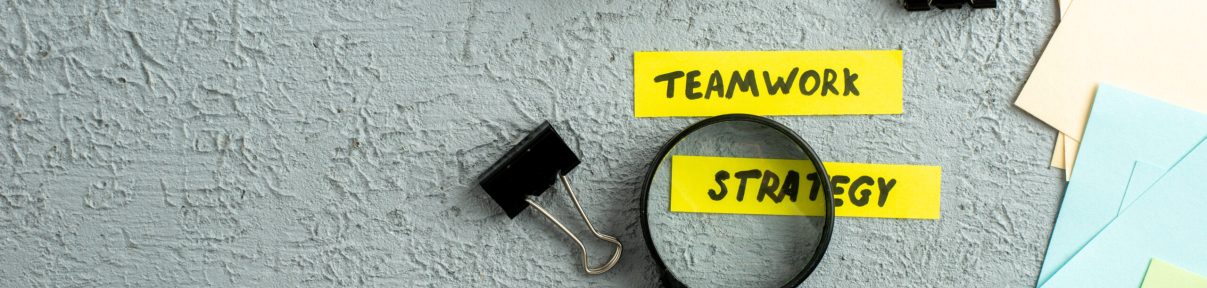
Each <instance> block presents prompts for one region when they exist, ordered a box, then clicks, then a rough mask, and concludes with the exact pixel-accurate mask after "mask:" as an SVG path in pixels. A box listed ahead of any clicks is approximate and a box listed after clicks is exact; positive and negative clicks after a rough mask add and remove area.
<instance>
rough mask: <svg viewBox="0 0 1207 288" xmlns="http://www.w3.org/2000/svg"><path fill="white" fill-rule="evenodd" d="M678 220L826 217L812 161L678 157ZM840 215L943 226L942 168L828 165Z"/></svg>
mask: <svg viewBox="0 0 1207 288" xmlns="http://www.w3.org/2000/svg"><path fill="white" fill-rule="evenodd" d="M673 157H674V158H672V159H671V187H670V188H671V194H670V210H671V211H672V212H693V213H723V214H757V215H786V216H820V215H824V211H823V210H822V209H824V207H825V206H822V205H821V202H819V201H824V200H823V199H824V197H823V196H821V195H823V193H822V192H821V191H820V186H821V185H820V183H819V182H818V181H817V174H816V173H815V172H816V170H815V169H814V168H813V164H812V163H811V162H809V161H808V160H785V159H759V158H730V157H709V156H673ZM823 165H825V168H826V171H827V172H828V174H829V175H830V185H831V186H832V189H833V191H834V199H833V200H834V215H835V216H845V217H876V218H912V219H938V218H939V192H940V183H941V174H942V171H941V170H942V169H941V168H940V167H938V166H918V165H894V164H859V163H838V162H828V163H824V164H823Z"/></svg>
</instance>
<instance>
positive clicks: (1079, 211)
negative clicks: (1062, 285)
mask: <svg viewBox="0 0 1207 288" xmlns="http://www.w3.org/2000/svg"><path fill="white" fill-rule="evenodd" d="M1205 135H1207V116H1205V115H1203V114H1200V113H1197V112H1194V111H1190V110H1187V109H1185V108H1182V107H1178V106H1175V105H1172V104H1169V103H1165V102H1162V101H1160V100H1157V99H1154V98H1150V97H1147V96H1143V95H1139V94H1136V93H1132V92H1129V91H1126V90H1123V89H1121V88H1118V87H1114V86H1111V85H1107V84H1102V85H1099V87H1098V92H1097V94H1096V96H1095V99H1094V105H1093V107H1092V108H1091V110H1090V119H1089V121H1088V122H1087V124H1086V129H1085V135H1084V136H1083V137H1082V142H1081V147H1080V152H1079V154H1078V156H1077V169H1074V170H1073V178H1072V182H1070V183H1069V186H1068V188H1066V190H1065V194H1064V199H1063V200H1062V203H1061V206H1060V212H1059V214H1058V215H1057V218H1056V225H1055V228H1053V230H1052V236H1051V239H1050V240H1049V242H1048V249H1047V252H1046V254H1045V255H1044V264H1043V267H1042V268H1041V270H1040V277H1039V280H1038V282H1037V284H1039V285H1042V284H1043V283H1045V282H1046V281H1047V280H1048V278H1050V277H1052V275H1053V274H1055V273H1056V271H1057V270H1060V268H1061V267H1062V266H1063V265H1064V264H1065V262H1066V261H1068V260H1069V259H1070V258H1071V257H1073V255H1074V254H1076V253H1077V251H1078V250H1080V249H1082V247H1083V246H1084V245H1085V244H1086V243H1088V242H1089V240H1090V239H1091V238H1093V237H1094V235H1096V234H1097V233H1098V232H1099V231H1101V230H1102V229H1103V228H1104V227H1106V226H1107V224H1108V223H1110V222H1111V220H1113V219H1114V218H1115V216H1117V215H1119V208H1120V207H1121V206H1123V203H1122V201H1123V198H1124V194H1126V191H1127V187H1128V186H1129V180H1130V179H1131V174H1132V171H1133V167H1134V166H1135V162H1137V161H1139V162H1143V163H1146V164H1149V165H1151V166H1155V167H1160V168H1158V169H1160V170H1162V171H1165V170H1166V169H1168V167H1171V166H1172V165H1173V163H1174V162H1175V161H1177V160H1178V159H1181V157H1182V156H1184V155H1186V153H1188V152H1189V151H1190V149H1191V148H1193V147H1194V146H1195V145H1196V144H1197V143H1198V141H1199V140H1200V139H1202V138H1203V137H1204V136H1205ZM1141 173H1147V172H1141ZM1162 173H1164V172H1162ZM1205 173H1207V172H1205ZM1150 178H1151V177H1150ZM1138 181H1145V180H1138ZM1131 185H1133V186H1135V185H1140V187H1146V186H1149V185H1147V184H1144V183H1135V184H1131ZM1143 190H1147V189H1141V191H1143ZM1150 191H1151V190H1150ZM1138 197H1143V196H1138ZM1133 198H1134V197H1133Z"/></svg>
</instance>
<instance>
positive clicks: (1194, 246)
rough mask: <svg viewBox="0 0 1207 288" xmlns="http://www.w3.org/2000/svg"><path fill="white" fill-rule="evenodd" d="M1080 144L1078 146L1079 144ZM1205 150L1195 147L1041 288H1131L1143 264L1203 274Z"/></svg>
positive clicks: (1206, 255)
mask: <svg viewBox="0 0 1207 288" xmlns="http://www.w3.org/2000/svg"><path fill="white" fill-rule="evenodd" d="M1083 145H1084V143H1083ZM1204 175H1207V145H1202V144H1200V145H1198V148H1196V149H1194V151H1192V152H1190V153H1189V154H1187V155H1186V156H1185V158H1183V159H1182V160H1181V161H1179V162H1177V163H1176V164H1174V166H1173V167H1172V168H1170V169H1169V170H1168V172H1166V173H1165V175H1163V176H1161V177H1160V179H1159V180H1157V183H1155V184H1153V185H1152V187H1150V188H1149V189H1148V191H1145V192H1144V193H1143V194H1142V195H1140V197H1139V198H1137V199H1136V202H1135V203H1133V204H1132V205H1130V206H1128V207H1127V208H1126V209H1124V210H1123V213H1120V214H1119V217H1117V218H1115V220H1114V221H1112V222H1111V223H1110V224H1109V225H1107V227H1106V228H1105V229H1103V230H1102V232H1100V233H1098V235H1097V236H1095V237H1094V238H1093V239H1091V240H1090V242H1089V243H1088V244H1086V245H1085V247H1083V248H1082V249H1081V250H1080V251H1078V252H1077V255H1075V256H1073V258H1072V259H1070V260H1069V261H1068V262H1066V263H1065V265H1064V267H1061V268H1060V270H1059V271H1057V272H1056V274H1054V275H1052V278H1049V279H1048V282H1047V283H1044V287H1137V285H1140V283H1141V281H1142V280H1143V279H1144V273H1145V270H1146V268H1147V267H1148V263H1149V259H1152V258H1159V259H1163V260H1166V261H1169V262H1173V263H1178V265H1180V266H1182V268H1183V269H1186V270H1188V271H1191V272H1195V273H1204V272H1207V225H1204V224H1207V209H1205V208H1207V181H1205V180H1207V179H1204Z"/></svg>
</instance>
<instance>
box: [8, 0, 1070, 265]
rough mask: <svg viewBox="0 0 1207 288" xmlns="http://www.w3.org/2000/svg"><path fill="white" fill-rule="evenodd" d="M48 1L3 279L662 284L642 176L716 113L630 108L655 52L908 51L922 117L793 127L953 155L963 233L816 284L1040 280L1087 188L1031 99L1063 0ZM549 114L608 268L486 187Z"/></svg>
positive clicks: (849, 140)
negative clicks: (1052, 156) (902, 1)
mask: <svg viewBox="0 0 1207 288" xmlns="http://www.w3.org/2000/svg"><path fill="white" fill-rule="evenodd" d="M47 2H51V3H45V2H43V1H38V2H28V1H20V0H15V1H5V2H4V3H3V4H0V41H3V43H2V44H3V45H2V46H0V53H2V56H0V57H2V58H0V175H2V176H0V259H3V260H0V283H3V284H0V286H9V285H12V286H195V285H216V286H277V285H283V286H295V285H298V286H328V285H336V286H349V285H372V286H512V287H516V286H529V285H530V284H536V285H535V286H650V285H652V283H653V282H654V281H655V279H656V277H657V276H656V275H655V274H654V272H653V271H652V261H651V259H650V258H649V255H648V253H647V250H646V248H645V247H644V245H643V244H642V243H641V239H642V238H641V232H640V228H639V225H637V223H638V214H637V212H638V205H639V199H638V195H639V193H638V189H639V187H638V186H639V182H640V181H641V178H642V177H643V174H644V173H645V171H646V165H647V164H648V162H649V161H650V158H651V157H652V156H653V154H654V152H655V150H656V149H657V148H658V147H657V146H658V145H660V144H661V142H662V141H665V140H666V139H667V138H669V137H670V136H671V135H673V134H674V133H675V132H677V131H678V130H679V129H681V128H683V127H686V126H687V125H688V124H690V123H691V122H693V121H696V120H697V119H685V118H656V119H635V118H633V117H632V79H631V77H632V76H631V73H632V71H631V66H632V52H633V51H638V50H814V49H903V50H905V114H902V115H878V116H838V117H830V116H826V117H776V119H777V120H779V121H782V122H784V123H785V124H787V125H788V126H790V127H792V128H793V129H796V130H797V131H798V132H799V133H800V134H802V136H804V137H806V138H808V139H809V140H810V141H812V144H813V145H814V149H816V150H817V151H818V153H819V154H820V155H821V157H825V158H826V159H829V160H835V161H848V162H873V163H907V164H930V165H941V166H943V172H944V173H943V196H942V219H941V220H938V221H918V220H895V219H851V218H840V219H837V220H836V225H837V227H836V230H835V231H834V236H833V242H832V243H831V245H830V250H829V253H828V254H827V256H826V258H825V260H824V261H823V262H822V263H821V266H820V268H819V269H818V271H817V272H816V273H815V274H814V276H813V277H812V278H810V279H809V280H808V281H807V282H806V283H807V284H808V286H948V287H965V286H1027V285H1032V284H1033V282H1034V279H1035V276H1036V274H1037V273H1038V271H1039V265H1040V261H1041V257H1042V253H1043V250H1044V247H1045V246H1046V242H1047V237H1048V233H1049V230H1050V229H1051V223H1052V221H1053V218H1054V217H1055V214H1056V208H1057V200H1058V199H1059V197H1060V194H1061V189H1062V186H1063V183H1062V182H1061V180H1060V172H1059V171H1058V170H1055V169H1050V168H1047V164H1046V163H1047V162H1048V157H1049V153H1050V147H1052V146H1051V144H1052V141H1053V138H1054V137H1053V135H1054V133H1053V130H1052V129H1049V128H1047V127H1046V126H1045V125H1043V124H1042V123H1040V122H1039V121H1037V120H1035V119H1034V118H1032V117H1030V116H1028V115H1026V114H1025V113H1024V112H1023V111H1021V110H1019V109H1016V108H1015V107H1014V106H1013V105H1012V104H1011V102H1012V100H1013V99H1014V97H1015V95H1016V93H1017V91H1018V90H1019V88H1020V87H1021V85H1022V83H1023V81H1024V80H1025V78H1026V76H1027V75H1028V72H1029V70H1030V69H1031V66H1032V63H1033V62H1034V61H1035V60H1036V58H1037V57H1038V55H1039V53H1040V51H1041V48H1042V47H1043V44H1044V43H1045V42H1046V39H1047V37H1048V36H1049V35H1050V33H1051V31H1052V29H1053V27H1054V26H1055V21H1056V20H1055V17H1056V8H1055V5H1054V1H1048V0H1020V1H1011V0H1002V1H1000V2H1002V3H1001V4H1000V8H998V9H995V10H977V11H973V10H968V9H964V10H957V11H945V12H938V11H932V12H923V13H907V12H905V11H904V10H903V9H901V8H900V7H898V6H897V4H896V3H897V1H896V0H834V1H778V0H776V1H761V0H734V1H707V2H692V3H687V2H661V1H620V0H618V1H553V0H537V1H528V0H525V1H473V2H452V1H431V3H425V2H426V1H401V2H393V3H339V4H303V3H300V2H309V1H289V2H271V3H253V2H233V3H193V2H199V1H172V2H167V1H165V2H163V3H138V4H131V3H126V2H123V1H111V2H110V1H47ZM545 119H548V120H550V121H552V122H554V124H555V125H557V127H558V128H559V129H561V130H562V133H563V134H564V135H566V136H567V138H569V141H571V145H572V147H573V148H574V149H576V150H577V151H578V152H579V153H580V155H581V157H582V158H583V160H584V164H583V165H581V166H580V167H579V168H578V169H577V170H576V171H574V173H573V174H572V177H573V178H574V179H575V180H577V182H576V184H577V185H578V187H579V188H580V189H581V190H582V191H581V193H582V194H583V195H582V200H583V202H584V204H585V205H586V206H587V209H588V213H589V214H590V215H592V216H593V218H594V219H595V220H596V221H597V223H598V224H597V225H598V226H599V228H600V230H601V231H603V232H605V233H611V234H614V235H617V236H619V237H620V238H621V240H622V241H624V242H625V243H626V246H625V255H624V257H623V259H622V260H621V262H620V265H619V266H618V267H617V268H616V269H614V270H612V271H611V272H608V273H607V274H605V275H602V276H587V275H585V274H584V273H581V272H579V271H578V269H579V267H578V266H577V265H578V262H577V258H576V257H577V251H576V249H574V247H573V246H571V245H570V244H569V242H568V238H566V237H565V236H563V235H561V234H560V233H558V232H557V231H556V230H555V228H554V227H553V226H552V225H550V224H549V223H547V222H545V221H544V220H543V219H541V218H539V217H538V216H537V215H535V214H534V213H532V212H525V213H524V214H522V215H520V216H519V217H517V219H516V220H514V221H511V220H508V219H507V217H506V216H505V215H504V214H503V213H502V211H501V210H500V209H499V208H497V207H495V204H494V203H493V202H492V201H491V200H490V199H489V198H488V197H487V196H486V195H484V194H482V193H480V192H476V191H472V190H471V187H473V186H474V185H475V182H474V180H475V177H476V176H477V175H478V174H479V173H480V172H481V171H482V170H483V169H485V168H486V166H487V165H489V164H490V163H491V162H493V161H494V160H495V158H497V157H499V156H500V155H501V154H502V153H503V151H505V150H506V149H507V148H508V147H510V146H511V144H512V143H513V142H514V141H516V140H518V139H519V138H520V137H522V136H523V135H524V134H526V132H527V130H529V129H531V128H533V127H535V126H536V124H537V123H539V122H540V121H542V120H545ZM547 195H549V196H548V197H544V198H543V199H542V201H543V202H545V203H549V206H550V209H551V210H552V211H553V212H554V213H559V214H561V215H567V216H569V215H572V214H571V213H572V210H571V209H572V206H570V205H569V201H568V200H567V198H566V197H564V194H562V193H553V194H547ZM571 219H573V218H571ZM573 227H576V229H580V231H581V225H577V224H575V225H573ZM591 243H592V246H591V247H592V248H597V249H599V251H602V249H606V246H603V244H600V243H599V242H595V241H593V242H591ZM600 258H602V255H599V257H597V258H596V260H599V259H600Z"/></svg>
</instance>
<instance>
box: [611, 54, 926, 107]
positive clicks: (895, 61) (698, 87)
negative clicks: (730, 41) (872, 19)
mask: <svg viewBox="0 0 1207 288" xmlns="http://www.w3.org/2000/svg"><path fill="white" fill-rule="evenodd" d="M902 65H903V64H902V54H901V50H876V51H728V52H723V51H694V52H636V53H633V114H634V116H636V117H668V116H670V117H675V116H680V117H691V116H715V115H721V114H729V113H746V114H755V115H842V114H901V111H902V103H903V100H902V99H903V95H902V94H903V92H902V85H903V81H902V73H903V66H902Z"/></svg>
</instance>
